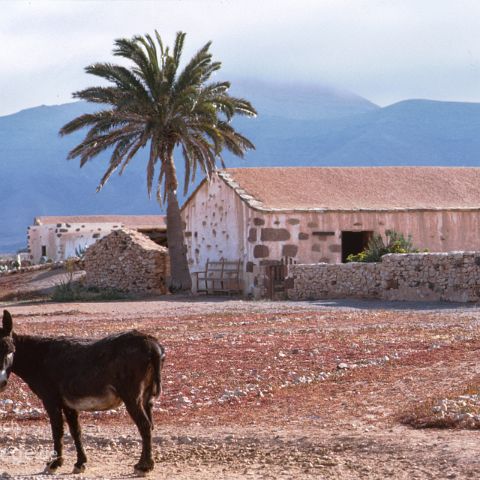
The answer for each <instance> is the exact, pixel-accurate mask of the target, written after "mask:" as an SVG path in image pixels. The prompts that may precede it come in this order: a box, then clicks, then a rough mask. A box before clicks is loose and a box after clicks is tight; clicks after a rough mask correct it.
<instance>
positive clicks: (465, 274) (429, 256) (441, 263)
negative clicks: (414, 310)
mask: <svg viewBox="0 0 480 480" xmlns="http://www.w3.org/2000/svg"><path fill="white" fill-rule="evenodd" d="M287 285H289V286H290V287H292V285H293V287H292V288H288V289H287V297H288V298H289V299H291V300H300V299H322V298H377V299H383V300H425V301H427V300H430V301H433V300H444V301H452V302H475V301H478V300H480V252H450V253H412V254H390V255H385V256H383V257H382V261H381V262H379V263H346V264H335V265H329V264H322V263H320V264H312V265H290V266H289V270H288V278H287Z"/></svg>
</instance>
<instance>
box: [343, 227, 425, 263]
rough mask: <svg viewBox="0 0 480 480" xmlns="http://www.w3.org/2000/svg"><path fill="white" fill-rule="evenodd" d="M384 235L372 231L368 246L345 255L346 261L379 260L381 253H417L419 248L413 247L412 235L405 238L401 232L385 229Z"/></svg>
mask: <svg viewBox="0 0 480 480" xmlns="http://www.w3.org/2000/svg"><path fill="white" fill-rule="evenodd" d="M385 237H386V240H387V242H386V243H385V241H384V240H383V237H382V236H381V235H380V234H378V233H374V234H373V236H372V238H371V239H370V240H369V242H368V246H367V248H366V249H365V250H363V252H360V253H357V254H352V255H349V256H348V257H347V262H379V261H380V260H381V258H382V256H383V255H386V254H387V253H419V252H420V250H419V249H418V248H415V247H414V246H413V243H412V236H411V235H409V236H408V237H407V238H405V236H404V235H403V233H399V232H396V231H395V230H386V231H385Z"/></svg>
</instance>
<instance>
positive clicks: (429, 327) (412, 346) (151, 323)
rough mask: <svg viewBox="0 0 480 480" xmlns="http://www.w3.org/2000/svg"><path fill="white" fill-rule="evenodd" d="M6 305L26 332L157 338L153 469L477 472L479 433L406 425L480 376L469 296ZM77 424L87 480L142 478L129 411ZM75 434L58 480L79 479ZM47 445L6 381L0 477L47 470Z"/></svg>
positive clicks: (342, 474) (441, 475) (41, 423)
mask: <svg viewBox="0 0 480 480" xmlns="http://www.w3.org/2000/svg"><path fill="white" fill-rule="evenodd" d="M4 306H5V305H4ZM7 308H8V309H9V310H10V311H11V312H12V314H13V316H14V320H15V322H16V323H15V328H16V330H17V331H18V332H22V333H26V332H29V333H32V334H45V333H48V334H52V335H61V334H65V333H68V334H70V335H81V336H95V337H100V336H103V335H105V334H108V333H110V332H114V331H119V330H125V329H128V328H141V329H142V330H145V331H148V332H150V333H153V334H155V335H156V336H157V337H158V338H160V339H161V341H162V342H163V343H164V344H165V345H166V347H167V351H168V357H167V358H168V365H167V368H166V369H165V375H164V382H165V393H164V395H163V397H162V400H161V402H159V403H157V404H156V405H155V421H156V429H155V434H154V444H155V452H156V453H155V455H156V460H157V465H156V470H155V472H154V473H153V474H152V475H151V478H159V479H163V478H165V479H166V478H169V479H170V478H175V479H180V480H182V479H212V478H218V479H240V478H242V479H243V478H259V479H260V478H261V479H276V478H285V479H287V478H302V479H303V478H305V479H310V478H311V479H345V480H353V479H358V478H365V479H385V478H394V479H409V480H410V479H449V478H457V479H463V478H466V479H468V478H472V479H477V478H480V437H479V436H480V431H478V430H461V429H458V430H435V429H425V430H415V429H413V428H411V427H408V426H404V425H402V424H401V423H400V421H399V419H400V417H401V416H402V415H404V414H406V413H410V412H412V411H414V410H415V408H416V407H417V406H418V405H419V404H422V402H425V401H427V400H429V399H437V398H444V397H446V396H449V395H457V394H461V393H462V391H463V390H464V389H465V388H467V387H468V388H470V389H471V388H473V387H479V386H480V364H479V363H478V355H479V352H480V309H478V308H476V307H471V306H470V307H458V306H455V305H445V304H433V305H429V306H428V308H426V306H425V305H415V304H411V305H404V304H393V305H390V304H380V303H376V302H335V304H334V305H332V304H331V303H330V302H328V303H327V302H325V303H322V302H315V303H282V302H276V303H270V302H247V301H225V300H219V299H209V300H208V301H206V300H205V299H188V298H185V299H177V300H175V301H172V300H170V299H161V300H151V301H146V302H111V303H96V304H93V303H92V304H53V303H49V304H32V305H27V304H20V305H13V304H9V305H7ZM6 401H7V402H6ZM82 424H83V426H84V434H85V444H86V447H87V454H88V456H89V463H88V470H87V472H86V474H85V475H83V476H82V478H115V479H120V478H133V475H132V473H131V472H132V466H133V464H134V463H135V462H136V460H137V456H138V455H139V449H140V443H139V440H138V434H137V432H136V431H135V429H134V428H133V426H132V424H131V422H130V420H129V418H128V417H127V415H126V414H125V411H124V410H123V409H119V410H118V411H114V412H111V413H101V414H82ZM66 445H67V451H66V463H65V467H64V468H62V471H61V473H60V474H59V476H60V477H61V478H78V476H73V475H69V472H71V469H72V466H73V463H74V451H73V446H72V442H71V440H70V438H69V437H68V436H67V439H66ZM50 450H51V440H50V431H49V427H48V422H47V419H46V417H45V414H44V413H43V410H42V409H41V405H39V403H38V401H37V399H36V398H35V397H34V396H33V395H32V394H31V393H30V392H29V391H28V389H27V388H26V387H25V385H23V384H22V383H21V382H20V381H19V380H18V379H15V378H12V380H11V385H9V388H8V389H7V391H6V392H5V393H4V394H2V397H1V398H0V459H1V463H0V474H1V473H2V472H5V473H3V477H1V476H0V478H19V479H20V478H36V479H40V478H43V477H44V476H43V475H40V472H41V471H42V469H43V466H44V464H45V462H46V461H47V459H48V458H49V455H50Z"/></svg>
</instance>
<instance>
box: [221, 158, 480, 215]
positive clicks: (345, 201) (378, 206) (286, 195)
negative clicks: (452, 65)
mask: <svg viewBox="0 0 480 480" xmlns="http://www.w3.org/2000/svg"><path fill="white" fill-rule="evenodd" d="M219 176H220V177H221V178H223V180H224V181H225V182H226V183H227V184H228V185H230V186H231V187H232V188H233V189H234V190H235V191H236V192H237V193H238V194H239V195H240V196H241V197H242V198H243V199H244V200H245V201H246V202H247V203H248V204H249V205H250V206H251V207H252V208H255V209H258V210H273V211H278V210H280V211H281V210H334V211H338V210H345V211H352V210H455V209H460V210H463V209H480V168H467V167H282V168H281V167H271V168H229V169H225V170H221V171H220V172H219Z"/></svg>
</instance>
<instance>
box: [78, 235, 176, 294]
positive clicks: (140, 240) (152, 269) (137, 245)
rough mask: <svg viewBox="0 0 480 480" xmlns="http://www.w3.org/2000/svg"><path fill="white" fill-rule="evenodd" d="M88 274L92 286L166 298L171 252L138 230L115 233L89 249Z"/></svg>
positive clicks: (87, 280) (87, 257)
mask: <svg viewBox="0 0 480 480" xmlns="http://www.w3.org/2000/svg"><path fill="white" fill-rule="evenodd" d="M85 271H86V284H87V286H89V287H97V288H100V289H115V290H119V291H122V292H127V293H137V294H138V293H139V294H156V295H163V294H166V293H167V291H168V288H167V279H168V277H169V276H170V261H169V257H168V249H167V248H165V247H162V246H160V245H157V244H156V243H155V242H153V241H152V240H150V239H149V238H148V237H147V236H145V235H143V234H142V233H139V232H137V231H135V230H128V229H121V230H115V231H113V232H112V233H110V234H109V235H107V236H106V237H104V238H102V239H101V240H99V241H97V242H96V243H95V244H94V245H92V246H91V247H89V248H88V250H87V252H86V254H85Z"/></svg>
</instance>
